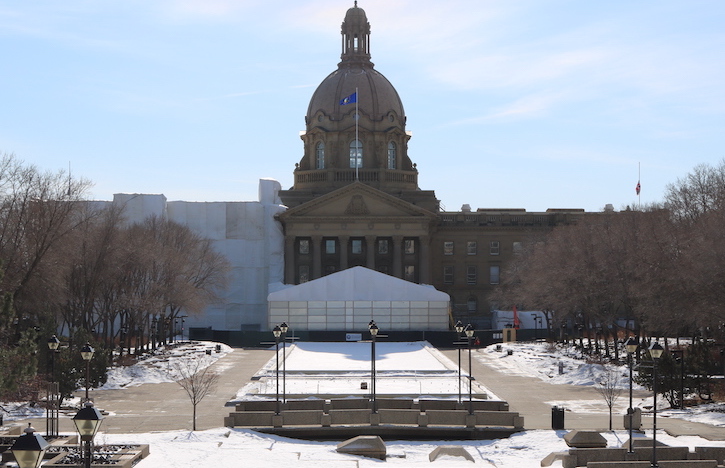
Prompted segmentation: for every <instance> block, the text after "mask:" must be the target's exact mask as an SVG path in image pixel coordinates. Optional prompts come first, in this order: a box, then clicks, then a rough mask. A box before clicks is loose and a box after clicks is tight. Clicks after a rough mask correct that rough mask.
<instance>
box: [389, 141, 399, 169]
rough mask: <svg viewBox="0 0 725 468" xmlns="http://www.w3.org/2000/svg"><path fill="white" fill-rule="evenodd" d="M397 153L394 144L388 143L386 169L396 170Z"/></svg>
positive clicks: (392, 142)
mask: <svg viewBox="0 0 725 468" xmlns="http://www.w3.org/2000/svg"><path fill="white" fill-rule="evenodd" d="M397 156H398V151H397V148H396V146H395V142H394V141H391V142H390V143H388V169H397V168H396V161H397V159H398V158H397Z"/></svg>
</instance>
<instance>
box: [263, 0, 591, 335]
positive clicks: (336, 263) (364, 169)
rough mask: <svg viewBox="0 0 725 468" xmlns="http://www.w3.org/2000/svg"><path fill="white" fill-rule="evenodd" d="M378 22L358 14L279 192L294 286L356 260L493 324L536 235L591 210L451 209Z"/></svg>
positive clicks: (457, 315)
mask: <svg viewBox="0 0 725 468" xmlns="http://www.w3.org/2000/svg"><path fill="white" fill-rule="evenodd" d="M370 45H371V41H370V23H369V22H368V19H367V17H366V15H365V11H364V10H363V9H362V8H359V7H358V6H357V2H355V6H354V7H353V8H350V9H349V10H347V14H346V15H345V20H344V21H343V23H342V55H341V61H340V63H339V64H338V66H337V70H335V71H333V72H332V73H331V74H330V75H328V76H327V78H325V79H324V80H323V81H322V83H321V84H320V85H319V86H318V87H317V90H316V91H315V92H314V94H313V95H312V98H311V99H310V105H309V107H308V108H307V115H306V116H305V124H306V131H305V132H304V134H303V135H302V141H303V142H304V156H303V157H302V160H301V161H300V162H299V163H298V164H296V165H295V166H296V167H295V171H294V186H293V187H292V188H290V189H289V190H283V191H281V192H279V196H280V198H281V200H282V203H283V204H284V205H286V206H287V207H288V208H289V209H288V210H286V211H285V212H283V213H280V214H279V215H278V217H277V218H278V219H279V221H280V222H281V223H282V226H283V228H284V259H285V270H284V281H285V283H288V284H289V283H292V284H299V283H304V282H306V281H309V280H312V279H315V278H320V277H322V276H325V275H328V274H330V273H334V272H336V271H340V270H345V269H347V268H350V267H354V266H364V267H367V268H369V269H372V270H376V271H379V272H382V273H385V274H388V275H392V276H395V277H397V278H402V279H405V280H407V281H411V282H415V283H422V284H431V285H433V286H434V287H435V288H436V289H438V290H439V291H443V292H446V293H448V294H449V296H450V298H451V311H452V318H453V320H454V321H455V320H461V321H462V322H463V323H469V322H470V323H473V324H474V325H476V326H478V327H486V326H487V325H489V324H490V323H489V321H488V320H487V317H488V315H489V311H490V310H492V309H497V308H499V306H500V307H504V308H510V307H511V305H510V304H501V305H499V304H492V303H490V302H489V300H488V299H487V296H488V295H489V293H490V292H491V291H492V290H493V288H494V287H495V286H496V285H497V284H498V283H499V281H500V279H501V273H502V270H503V268H504V266H505V265H506V263H507V261H509V260H510V259H511V258H512V257H513V256H514V255H516V253H517V251H519V249H520V248H521V245H522V242H523V241H524V240H525V239H526V238H527V237H528V236H529V235H531V234H532V233H536V232H541V231H547V230H549V229H551V228H552V227H553V226H556V225H559V224H567V223H571V222H573V221H574V220H576V218H577V217H578V216H581V215H582V213H583V210H547V211H546V212H545V213H528V212H526V210H524V209H478V210H476V211H472V210H471V209H470V208H469V207H467V206H464V207H463V208H462V211H460V212H444V211H441V210H440V203H439V200H437V199H436V195H435V192H434V191H433V190H424V189H421V188H420V187H419V186H418V170H417V169H416V164H415V163H414V162H413V161H412V160H411V158H410V157H409V155H408V140H409V139H410V138H411V136H410V133H408V132H407V131H406V128H405V124H406V115H405V111H404V108H403V102H402V101H401V99H400V96H399V95H398V93H397V91H396V90H395V88H394V87H393V85H392V84H391V83H390V81H388V80H387V79H386V78H385V77H384V76H383V75H382V74H381V73H380V72H378V71H377V70H376V69H375V67H374V65H373V63H372V61H371V54H370Z"/></svg>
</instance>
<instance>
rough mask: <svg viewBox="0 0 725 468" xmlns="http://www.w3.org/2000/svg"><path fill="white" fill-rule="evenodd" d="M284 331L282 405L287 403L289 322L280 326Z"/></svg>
mask: <svg viewBox="0 0 725 468" xmlns="http://www.w3.org/2000/svg"><path fill="white" fill-rule="evenodd" d="M279 329H280V330H282V403H287V330H289V325H287V322H282V323H280V324H279Z"/></svg>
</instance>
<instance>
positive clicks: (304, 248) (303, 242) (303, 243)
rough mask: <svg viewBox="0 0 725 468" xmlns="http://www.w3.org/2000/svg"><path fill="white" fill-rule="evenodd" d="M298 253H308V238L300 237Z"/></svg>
mask: <svg viewBox="0 0 725 468" xmlns="http://www.w3.org/2000/svg"><path fill="white" fill-rule="evenodd" d="M299 253H300V255H309V253H310V240H309V239H300V244H299Z"/></svg>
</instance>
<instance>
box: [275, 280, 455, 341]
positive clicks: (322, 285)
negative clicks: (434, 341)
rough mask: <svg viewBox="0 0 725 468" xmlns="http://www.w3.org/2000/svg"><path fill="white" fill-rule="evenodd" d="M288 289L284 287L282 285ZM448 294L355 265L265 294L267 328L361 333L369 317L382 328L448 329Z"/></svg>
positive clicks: (366, 325)
mask: <svg viewBox="0 0 725 468" xmlns="http://www.w3.org/2000/svg"><path fill="white" fill-rule="evenodd" d="M283 287H284V286H283ZM449 301H450V297H449V296H448V294H446V293H443V292H441V291H438V290H437V289H435V288H433V287H432V286H428V285H420V284H415V283H411V282H409V281H405V280H402V279H399V278H395V277H393V276H389V275H386V274H384V273H380V272H377V271H373V270H370V269H368V268H365V267H360V266H358V267H353V268H349V269H347V270H343V271H340V272H337V273H333V274H331V275H327V276H324V277H322V278H318V279H316V280H313V281H309V282H307V283H303V284H299V285H296V286H286V287H284V289H281V290H278V291H275V292H272V293H270V294H269V296H268V297H267V304H268V307H269V313H268V315H267V316H268V319H269V323H268V325H269V327H270V328H272V327H274V325H275V324H279V323H281V322H287V324H288V325H289V326H290V328H293V329H295V330H330V331H350V332H353V331H363V330H367V327H368V323H369V322H370V320H375V323H376V324H377V325H378V326H379V327H380V328H381V329H383V330H399V331H403V330H418V331H420V330H448V322H449Z"/></svg>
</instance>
